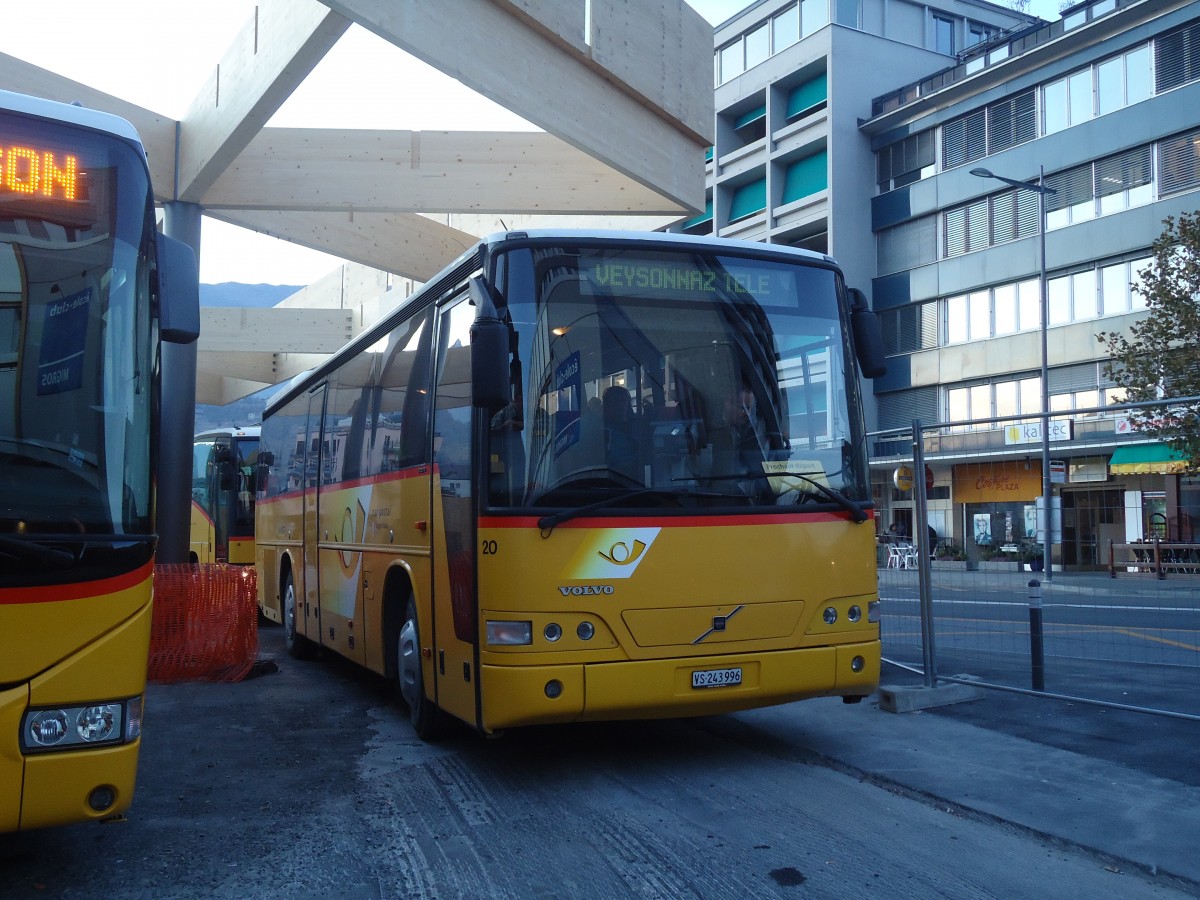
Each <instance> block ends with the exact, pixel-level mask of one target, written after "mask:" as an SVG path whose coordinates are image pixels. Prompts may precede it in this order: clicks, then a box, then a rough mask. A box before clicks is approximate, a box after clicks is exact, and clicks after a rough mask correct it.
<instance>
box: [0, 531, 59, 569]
mask: <svg viewBox="0 0 1200 900" xmlns="http://www.w3.org/2000/svg"><path fill="white" fill-rule="evenodd" d="M0 553H7V554H8V555H9V556H15V557H16V558H17V559H23V560H25V561H26V562H37V563H56V564H58V565H60V566H61V565H68V566H73V565H74V564H75V554H74V553H72V552H70V551H69V550H59V549H58V548H57V547H46V546H43V545H42V544H35V543H33V542H32V541H28V540H22V539H21V538H15V537H9V536H8V535H7V534H0Z"/></svg>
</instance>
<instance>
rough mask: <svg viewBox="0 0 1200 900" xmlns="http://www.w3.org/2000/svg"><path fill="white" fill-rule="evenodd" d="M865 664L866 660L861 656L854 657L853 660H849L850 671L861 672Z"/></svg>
mask: <svg viewBox="0 0 1200 900" xmlns="http://www.w3.org/2000/svg"><path fill="white" fill-rule="evenodd" d="M866 664H867V662H866V660H864V659H863V658H862V657H861V656H856V657H854V659H852V660H850V671H851V672H861V671H862V670H863V666H865V665H866Z"/></svg>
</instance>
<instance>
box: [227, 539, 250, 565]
mask: <svg viewBox="0 0 1200 900" xmlns="http://www.w3.org/2000/svg"><path fill="white" fill-rule="evenodd" d="M228 562H229V563H231V564H232V565H235V566H252V565H254V538H252V537H251V538H230V539H229V560H228Z"/></svg>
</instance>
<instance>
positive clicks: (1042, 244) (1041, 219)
mask: <svg viewBox="0 0 1200 900" xmlns="http://www.w3.org/2000/svg"><path fill="white" fill-rule="evenodd" d="M1045 178H1046V168H1045V166H1038V192H1037V195H1038V282H1039V284H1040V286H1041V289H1042V329H1041V330H1042V504H1043V506H1044V508H1045V516H1046V533H1045V534H1044V535H1042V571H1043V573H1044V574H1043V577H1044V578H1045V579H1046V581H1048V582H1053V581H1054V566H1053V565H1052V564H1051V553H1050V539H1051V537H1052V536H1053V534H1054V529H1053V522H1054V516H1053V513H1052V508H1053V504H1052V503H1051V502H1050V490H1051V485H1050V359H1049V352H1048V344H1047V335H1046V331H1047V328H1048V327H1049V312H1050V286H1049V284H1048V283H1047V282H1046V191H1045Z"/></svg>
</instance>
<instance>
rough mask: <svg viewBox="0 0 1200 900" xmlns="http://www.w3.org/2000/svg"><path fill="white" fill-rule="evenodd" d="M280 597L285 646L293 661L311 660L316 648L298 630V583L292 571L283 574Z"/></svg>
mask: <svg viewBox="0 0 1200 900" xmlns="http://www.w3.org/2000/svg"><path fill="white" fill-rule="evenodd" d="M279 597H280V600H281V601H282V602H281V603H280V605H281V606H282V607H283V610H282V612H283V646H284V647H285V648H286V649H287V652H288V656H290V657H292V658H293V659H310V658H311V657H312V655H313V651H314V650H315V649H316V648H315V647H314V646H313V642H312V641H310V640H309V639H308V638H306V637H305V636H304V635H302V634H300V632H299V631H298V630H297V628H296V582H295V580H294V579H293V578H292V573H291V571H290V570H289V571H287V572H284V573H283V583H282V584H280V586H279Z"/></svg>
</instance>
